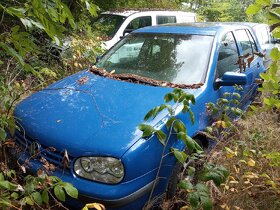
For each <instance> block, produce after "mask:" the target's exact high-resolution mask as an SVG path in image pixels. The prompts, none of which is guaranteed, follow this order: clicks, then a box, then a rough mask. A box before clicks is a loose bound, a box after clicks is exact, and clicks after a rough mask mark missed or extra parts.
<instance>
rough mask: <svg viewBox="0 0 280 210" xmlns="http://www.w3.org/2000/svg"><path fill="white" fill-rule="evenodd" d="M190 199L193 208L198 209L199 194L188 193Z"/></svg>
mask: <svg viewBox="0 0 280 210" xmlns="http://www.w3.org/2000/svg"><path fill="white" fill-rule="evenodd" d="M188 199H189V201H190V204H191V206H192V207H194V208H197V207H198V204H199V194H198V193H197V192H191V193H188Z"/></svg>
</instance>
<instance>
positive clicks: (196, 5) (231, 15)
mask: <svg viewBox="0 0 280 210" xmlns="http://www.w3.org/2000/svg"><path fill="white" fill-rule="evenodd" d="M186 2H189V3H190V5H191V6H190V8H193V9H194V10H195V11H196V12H198V13H199V14H200V15H201V16H202V17H204V19H205V20H206V21H221V22H238V21H240V22H245V21H251V22H262V21H264V17H263V15H262V14H258V15H254V16H253V17H250V16H247V14H246V13H245V10H246V9H247V7H248V6H249V5H250V4H251V3H252V1H251V0H250V1H239V0H218V1H217V0H215V1H214V0H210V1H195V0H188V1H186Z"/></svg>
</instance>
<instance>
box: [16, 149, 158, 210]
mask: <svg viewBox="0 0 280 210" xmlns="http://www.w3.org/2000/svg"><path fill="white" fill-rule="evenodd" d="M15 155H17V156H18V158H19V162H20V163H21V164H23V163H24V162H25V160H27V159H28V160H29V161H28V166H29V170H30V171H31V172H32V173H34V174H35V173H36V172H37V171H38V169H42V168H43V166H42V163H41V162H40V160H39V158H38V159H30V155H29V153H28V151H27V150H25V151H23V152H22V153H20V156H19V153H17V154H15ZM70 168H71V170H69V169H67V170H62V169H59V168H58V169H57V170H55V171H54V172H50V173H49V175H54V176H57V177H59V178H60V179H62V180H63V181H64V182H69V183H71V184H73V186H74V187H76V188H77V189H78V192H79V197H78V200H76V201H75V202H76V203H80V204H81V206H83V205H84V204H87V203H93V202H98V203H101V204H103V205H105V207H106V208H118V209H123V207H128V206H130V207H129V208H124V209H131V206H133V208H134V209H142V207H143V206H144V205H145V203H146V202H147V199H148V197H149V194H150V192H151V191H152V189H153V187H154V184H155V181H154V177H155V176H156V172H157V169H154V170H153V171H150V172H148V173H146V174H144V175H142V176H141V177H137V178H136V179H133V180H130V181H127V182H121V183H119V184H115V185H112V184H103V183H98V182H94V181H90V180H86V179H83V178H80V177H78V176H76V175H75V173H74V172H73V171H72V169H73V167H72V165H71V167H70ZM156 185H158V182H157V183H156ZM156 185H155V186H156Z"/></svg>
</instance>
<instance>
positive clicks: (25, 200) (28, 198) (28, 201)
mask: <svg viewBox="0 0 280 210" xmlns="http://www.w3.org/2000/svg"><path fill="white" fill-rule="evenodd" d="M23 200H24V201H23V202H24V203H27V204H28V205H30V206H33V205H34V202H33V200H32V199H31V197H30V196H27V197H24V199H23Z"/></svg>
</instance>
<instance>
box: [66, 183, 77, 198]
mask: <svg viewBox="0 0 280 210" xmlns="http://www.w3.org/2000/svg"><path fill="white" fill-rule="evenodd" d="M63 188H64V190H65V191H66V193H67V195H69V196H70V197H72V198H76V199H77V198H78V190H77V189H76V188H75V187H73V185H72V184H70V183H63Z"/></svg>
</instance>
